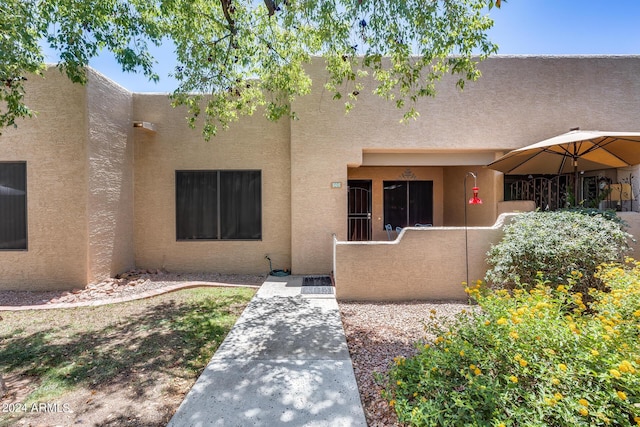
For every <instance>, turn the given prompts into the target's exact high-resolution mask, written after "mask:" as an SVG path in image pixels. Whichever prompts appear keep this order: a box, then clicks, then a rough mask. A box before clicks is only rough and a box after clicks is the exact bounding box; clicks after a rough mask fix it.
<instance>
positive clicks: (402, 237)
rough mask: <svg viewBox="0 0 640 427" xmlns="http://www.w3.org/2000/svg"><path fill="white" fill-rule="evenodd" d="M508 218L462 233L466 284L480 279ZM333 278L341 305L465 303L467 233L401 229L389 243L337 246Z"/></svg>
mask: <svg viewBox="0 0 640 427" xmlns="http://www.w3.org/2000/svg"><path fill="white" fill-rule="evenodd" d="M512 215H513V214H504V215H501V216H500V217H499V218H498V221H497V222H496V224H495V225H493V226H492V227H469V228H467V229H466V234H467V243H468V255H469V280H470V281H474V280H477V279H482V278H484V275H485V273H486V270H487V264H486V262H485V258H486V253H487V251H488V250H489V248H490V247H491V244H495V243H497V242H498V241H500V239H501V238H502V235H503V231H502V225H503V224H504V222H505V221H507V220H508V219H509V218H510V217H511V216H512ZM334 275H335V281H336V297H337V298H338V299H339V300H363V301H364V300H370V301H393V300H396V301H402V300H465V299H466V294H465V292H464V285H463V282H465V281H466V280H467V278H466V257H465V228H464V227H424V228H405V229H403V230H402V232H400V234H399V235H398V238H397V239H396V240H394V241H392V242H339V241H337V240H336V241H334Z"/></svg>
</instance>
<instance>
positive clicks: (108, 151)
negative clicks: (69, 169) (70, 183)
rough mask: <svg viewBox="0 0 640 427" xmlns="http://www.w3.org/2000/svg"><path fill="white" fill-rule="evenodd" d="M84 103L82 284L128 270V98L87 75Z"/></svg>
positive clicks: (110, 84) (130, 158) (130, 155)
mask: <svg viewBox="0 0 640 427" xmlns="http://www.w3.org/2000/svg"><path fill="white" fill-rule="evenodd" d="M87 98H88V100H87V103H88V129H89V139H88V145H87V167H88V201H87V221H88V248H87V251H88V271H87V282H94V281H99V280H103V279H105V278H108V277H113V276H114V275H116V274H118V273H121V272H123V271H126V270H128V269H131V268H133V267H134V253H133V140H132V136H133V126H132V120H131V115H132V108H133V103H132V99H133V97H132V94H131V93H130V92H129V91H127V90H126V89H124V88H122V87H120V86H118V85H117V84H115V83H114V82H112V81H110V80H108V79H106V78H105V77H104V76H102V75H100V74H99V73H97V72H95V71H91V74H90V78H89V83H88V85H87Z"/></svg>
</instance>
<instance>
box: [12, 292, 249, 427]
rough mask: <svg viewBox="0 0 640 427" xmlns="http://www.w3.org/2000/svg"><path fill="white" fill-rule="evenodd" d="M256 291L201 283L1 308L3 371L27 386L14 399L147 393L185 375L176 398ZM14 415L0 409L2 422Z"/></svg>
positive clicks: (23, 401) (32, 400)
mask: <svg viewBox="0 0 640 427" xmlns="http://www.w3.org/2000/svg"><path fill="white" fill-rule="evenodd" d="M254 294H255V289H251V288H199V289H189V290H184V291H180V292H175V293H170V294H164V295H161V296H158V297H155V298H152V299H147V300H138V301H132V302H128V303H121V304H113V305H106V306H101V307H92V308H75V309H64V310H41V311H15V312H3V313H2V317H3V320H2V321H0V370H1V372H3V375H4V377H5V379H6V378H10V379H12V380H13V381H10V382H13V383H15V382H16V381H15V379H16V378H17V379H19V380H21V381H22V382H25V380H26V382H27V383H28V384H29V390H28V394H25V396H23V397H22V398H21V399H19V402H18V403H21V404H26V405H31V404H33V403H36V402H51V401H54V400H56V399H57V400H64V396H66V395H68V394H69V393H77V392H78V390H82V389H85V390H86V391H87V393H89V394H95V393H96V392H99V391H100V390H106V389H112V390H118V389H123V388H126V389H127V390H129V392H130V395H131V396H144V395H145V393H146V391H147V389H148V388H150V387H158V386H160V387H165V388H166V387H169V385H170V384H172V382H173V380H175V379H179V380H185V379H186V380H188V381H182V382H183V384H184V386H183V387H182V389H181V390H174V395H175V394H176V393H177V394H179V395H180V397H181V396H182V395H183V394H184V392H186V390H188V388H189V387H190V386H191V385H192V384H193V381H195V379H196V378H197V376H198V375H199V373H200V372H201V371H202V369H203V368H204V366H205V365H206V363H207V362H208V361H209V359H210V358H211V356H212V355H213V353H214V352H215V350H216V349H217V348H218V346H219V345H220V343H221V342H222V340H223V339H224V337H225V336H226V334H227V333H228V332H229V330H230V329H231V327H232V326H233V324H234V323H235V321H236V319H237V317H238V316H239V315H240V314H241V312H242V310H243V309H244V307H245V306H246V304H247V303H248V302H249V300H250V299H251V298H252V297H253V295H254ZM140 373H144V375H141V374H140ZM9 385H10V384H9ZM185 388H186V390H185ZM11 392H12V390H10V393H9V397H6V398H5V399H7V398H10V397H11ZM14 392H15V390H14ZM179 400H180V399H178V401H179ZM5 402H6V400H5ZM76 409H77V410H79V409H80V408H76ZM15 417H16V414H12V417H9V416H8V414H6V413H0V426H2V425H10V424H12V423H14V422H15V421H16V419H15Z"/></svg>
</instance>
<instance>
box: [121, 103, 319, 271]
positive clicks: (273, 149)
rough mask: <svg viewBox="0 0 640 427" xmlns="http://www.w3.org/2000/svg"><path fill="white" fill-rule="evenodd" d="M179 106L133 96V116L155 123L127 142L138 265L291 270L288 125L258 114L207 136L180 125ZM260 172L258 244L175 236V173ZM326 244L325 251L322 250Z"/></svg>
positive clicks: (182, 122)
mask: <svg viewBox="0 0 640 427" xmlns="http://www.w3.org/2000/svg"><path fill="white" fill-rule="evenodd" d="M186 115H187V113H186V111H184V110H182V109H173V108H172V107H171V106H170V104H169V100H168V98H167V97H166V96H165V95H148V94H145V95H142V94H137V95H134V111H133V118H134V120H140V121H148V122H152V123H154V124H156V126H157V132H156V133H151V132H147V131H144V130H141V129H137V130H135V132H134V140H135V185H134V188H135V193H134V195H135V203H134V210H135V227H134V228H135V254H136V256H135V258H136V265H137V266H138V267H141V268H165V269H167V270H169V271H215V272H221V273H267V272H268V271H269V264H268V262H267V260H266V259H265V255H267V254H268V255H269V256H270V257H271V259H272V261H273V268H274V269H275V268H278V269H283V268H290V267H291V195H290V194H291V193H290V189H291V181H290V176H291V174H290V163H289V158H290V157H289V152H290V146H289V123H288V121H286V120H281V121H280V122H278V123H271V122H268V121H267V120H266V119H265V118H263V117H261V116H260V114H258V113H256V115H255V116H253V117H250V118H245V119H242V121H241V122H240V123H234V124H233V125H232V127H231V129H230V130H229V131H220V133H219V134H218V136H216V137H215V138H213V139H212V140H211V141H209V142H206V141H204V140H203V138H202V135H201V134H200V132H199V131H198V130H191V129H189V128H188V126H187V124H186V121H185V120H184V117H186ZM206 169H210V170H214V169H215V170H217V169H260V170H261V171H262V240H261V241H176V226H175V224H176V216H175V215H176V212H175V198H176V192H175V171H176V170H206ZM330 250H331V249H330V248H329V251H330Z"/></svg>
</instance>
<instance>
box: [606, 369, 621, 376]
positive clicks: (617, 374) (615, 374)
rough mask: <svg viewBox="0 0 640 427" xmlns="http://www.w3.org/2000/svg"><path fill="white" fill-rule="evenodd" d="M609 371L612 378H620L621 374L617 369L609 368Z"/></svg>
mask: <svg viewBox="0 0 640 427" xmlns="http://www.w3.org/2000/svg"><path fill="white" fill-rule="evenodd" d="M609 373H610V374H611V376H612V377H614V378H620V377H621V376H622V374H620V371H618V370H617V369H610V370H609Z"/></svg>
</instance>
